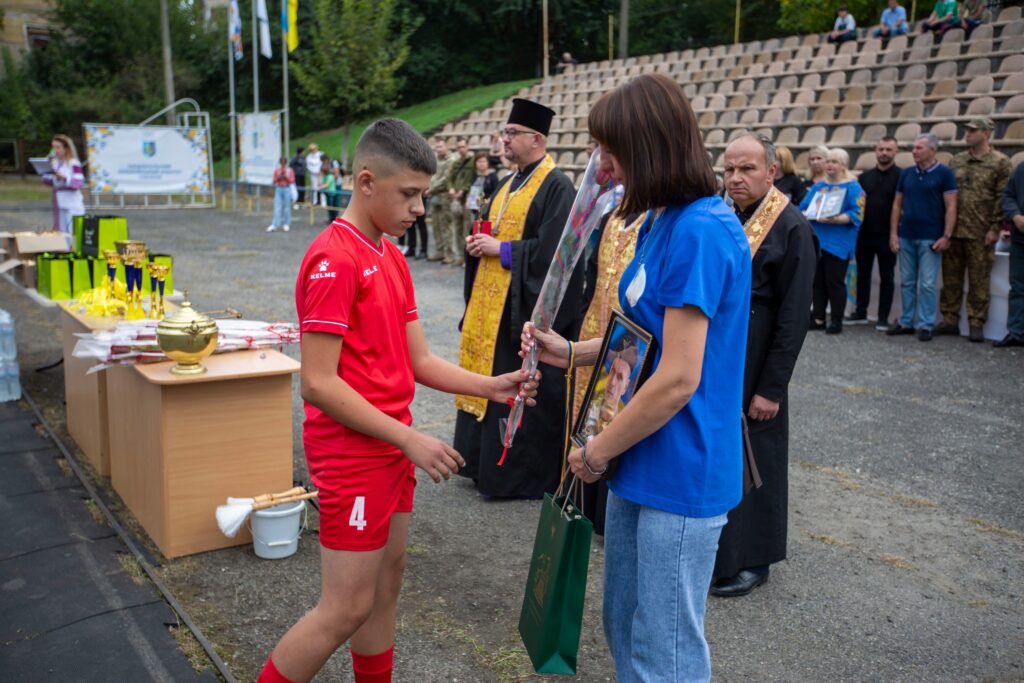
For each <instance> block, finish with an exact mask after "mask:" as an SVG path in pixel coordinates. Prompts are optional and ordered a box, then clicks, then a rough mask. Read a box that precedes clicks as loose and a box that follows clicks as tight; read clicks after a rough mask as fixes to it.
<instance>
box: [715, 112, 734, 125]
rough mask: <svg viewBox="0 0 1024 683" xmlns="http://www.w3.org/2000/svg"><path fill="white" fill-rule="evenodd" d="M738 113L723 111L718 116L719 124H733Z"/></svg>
mask: <svg viewBox="0 0 1024 683" xmlns="http://www.w3.org/2000/svg"><path fill="white" fill-rule="evenodd" d="M738 118H739V115H738V114H737V113H736V112H735V111H723V112H722V114H721V116H719V117H718V125H719V126H734V125H736V121H737V119H738Z"/></svg>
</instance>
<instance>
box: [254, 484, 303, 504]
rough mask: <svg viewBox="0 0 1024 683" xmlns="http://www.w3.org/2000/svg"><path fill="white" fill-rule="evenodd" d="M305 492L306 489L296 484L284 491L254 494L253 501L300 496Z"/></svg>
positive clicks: (262, 501)
mask: <svg viewBox="0 0 1024 683" xmlns="http://www.w3.org/2000/svg"><path fill="white" fill-rule="evenodd" d="M305 492H306V489H304V488H302V487H301V486H296V487H295V488H291V489H288V490H287V491H282V492H281V493H264V494H263V495H260V496H254V497H253V499H252V502H253V503H266V502H267V501H270V500H280V499H282V498H289V497H291V496H298V495H300V494H303V493H305Z"/></svg>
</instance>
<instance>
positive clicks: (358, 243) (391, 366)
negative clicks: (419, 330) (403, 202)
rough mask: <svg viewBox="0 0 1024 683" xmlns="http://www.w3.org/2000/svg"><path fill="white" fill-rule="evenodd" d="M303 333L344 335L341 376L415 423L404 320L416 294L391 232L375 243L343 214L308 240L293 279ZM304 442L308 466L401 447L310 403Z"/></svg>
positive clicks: (409, 314)
mask: <svg viewBox="0 0 1024 683" xmlns="http://www.w3.org/2000/svg"><path fill="white" fill-rule="evenodd" d="M295 308H296V310H297V311H298V315H299V325H300V329H301V330H302V332H303V333H306V332H325V333H327V334H336V335H339V336H341V337H344V342H343V343H342V348H341V356H340V357H339V358H338V376H339V377H341V378H342V379H343V380H345V381H346V382H348V384H349V385H350V386H351V387H352V388H353V389H355V390H356V391H358V392H359V394H360V395H362V396H363V398H365V399H366V400H367V401H369V402H370V403H372V404H373V405H374V406H376V407H377V408H378V409H379V410H380V411H382V412H384V413H386V414H388V415H390V416H391V417H393V418H395V419H396V420H399V421H400V422H402V423H404V424H407V425H408V424H412V413H410V411H409V404H410V403H412V399H413V395H414V394H415V391H416V383H415V379H414V377H413V372H412V362H411V360H410V358H409V341H408V337H406V324H407V323H409V322H411V321H413V320H416V319H417V317H418V316H417V314H416V297H415V294H414V293H413V287H412V276H411V275H410V274H409V266H408V265H407V264H406V262H405V257H404V256H402V253H401V252H400V251H399V250H398V248H397V247H396V246H395V245H394V244H392V243H391V242H390V241H388V240H387V239H382V240H381V243H380V245H377V244H374V243H373V242H372V241H371V240H370V239H369V238H368V237H366V236H365V235H364V234H363V233H361V232H359V230H358V229H356V227H355V226H353V225H352V224H351V223H349V222H348V221H345V220H343V219H341V218H338V219H336V220H335V221H334V223H332V224H331V225H330V226H328V227H327V229H326V230H324V231H323V232H321V233H320V234H319V235H318V236H317V237H316V239H314V240H313V243H312V244H310V245H309V249H308V250H307V251H306V256H305V258H303V260H302V267H301V268H300V269H299V278H298V280H297V281H296V283H295ZM305 412H306V421H305V422H304V423H303V429H302V441H303V444H304V445H305V447H306V458H307V461H309V467H310V471H311V472H312V471H314V470H316V469H319V468H318V467H316V466H317V464H318V463H317V459H318V458H322V457H324V456H330V455H335V454H339V453H341V454H345V455H349V456H351V455H379V454H385V453H397V452H398V449H396V448H395V447H394V446H392V445H391V444H389V443H386V442H384V441H380V440H379V439H375V438H372V437H370V436H367V435H365V434H363V433H361V432H357V431H355V430H353V429H349V428H348V427H346V426H344V425H342V424H340V423H338V422H337V421H335V420H334V419H332V418H331V417H329V416H328V415H326V414H325V413H323V412H322V411H321V410H319V409H318V408H316V407H315V406H312V405H310V404H309V403H306V404H305Z"/></svg>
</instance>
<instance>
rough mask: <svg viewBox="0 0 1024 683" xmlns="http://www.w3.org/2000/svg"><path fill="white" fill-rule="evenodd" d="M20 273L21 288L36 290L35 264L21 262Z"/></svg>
mask: <svg viewBox="0 0 1024 683" xmlns="http://www.w3.org/2000/svg"><path fill="white" fill-rule="evenodd" d="M18 272H19V273H20V276H21V277H20V281H21V286H22V287H24V288H25V289H35V288H36V262H35V261H22V262H21V270H20V271H18Z"/></svg>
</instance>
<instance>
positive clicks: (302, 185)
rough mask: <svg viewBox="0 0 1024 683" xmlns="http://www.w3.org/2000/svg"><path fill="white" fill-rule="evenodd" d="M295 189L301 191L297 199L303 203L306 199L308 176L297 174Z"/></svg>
mask: <svg viewBox="0 0 1024 683" xmlns="http://www.w3.org/2000/svg"><path fill="white" fill-rule="evenodd" d="M295 189H297V190H298V191H299V197H298V199H296V200H295V201H296V202H298V203H299V204H301V203H302V202H303V201H305V199H306V176H304V175H298V174H296V176H295Z"/></svg>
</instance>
